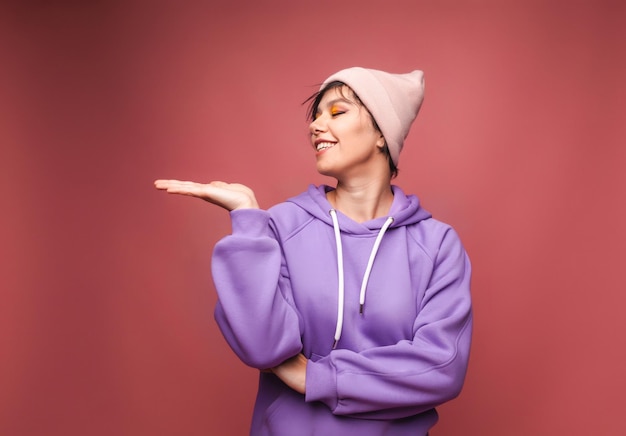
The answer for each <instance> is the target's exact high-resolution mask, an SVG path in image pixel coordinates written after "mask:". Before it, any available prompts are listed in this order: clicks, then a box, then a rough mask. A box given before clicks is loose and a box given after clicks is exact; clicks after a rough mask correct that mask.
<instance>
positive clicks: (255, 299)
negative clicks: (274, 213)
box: [211, 209, 302, 369]
mask: <svg viewBox="0 0 626 436" xmlns="http://www.w3.org/2000/svg"><path fill="white" fill-rule="evenodd" d="M231 220H232V228H233V231H232V234H231V235H229V236H226V237H225V238H223V239H222V240H220V241H219V242H218V243H217V244H216V246H215V249H214V251H213V259H212V263H211V268H212V274H213V280H214V282H215V287H216V289H217V294H218V302H217V305H216V308H215V319H216V321H217V324H218V326H219V328H220V330H221V331H222V334H223V335H224V338H225V339H226V341H227V342H228V344H229V345H230V347H231V348H232V349H233V351H234V352H235V353H236V354H237V356H239V358H240V359H241V360H242V361H243V362H244V363H245V364H246V365H249V366H252V367H255V368H259V369H265V368H271V367H273V366H276V365H278V364H279V363H281V362H283V361H285V360H286V359H288V358H290V357H292V356H294V355H296V354H298V353H299V352H300V350H301V349H302V341H301V339H300V322H299V316H298V314H297V312H296V309H295V307H294V305H293V299H292V298H291V290H290V289H289V280H288V278H287V277H286V273H285V271H286V268H285V266H284V260H283V257H282V250H281V248H280V245H279V243H278V241H277V238H276V236H275V234H274V232H273V231H272V229H271V227H270V215H269V213H268V212H267V211H264V210H258V209H246V210H238V211H233V212H231Z"/></svg>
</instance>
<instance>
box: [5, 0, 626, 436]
mask: <svg viewBox="0 0 626 436" xmlns="http://www.w3.org/2000/svg"><path fill="white" fill-rule="evenodd" d="M13 3H14V4H9V3H7V2H4V3H3V6H0V50H1V51H0V55H1V57H2V58H1V59H0V64H1V66H0V142H1V144H0V145H1V149H0V150H1V151H0V153H1V154H0V166H1V168H2V171H1V172H0V205H1V206H0V207H1V208H2V213H1V214H0V220H1V223H0V246H1V251H0V256H1V258H0V286H1V293H2V295H1V303H0V356H1V357H0V434H2V435H8V436H22V435H24V436H26V435H29V436H30V435H46V436H52V435H64V436H67V435H94V436H99V435H107V436H108V435H151V436H158V435H209V434H220V435H222V434H233V435H236V434H245V433H246V432H247V429H248V423H249V417H250V412H251V406H252V402H253V395H254V392H255V388H256V386H255V380H256V374H255V371H254V370H251V369H249V368H247V367H245V366H244V365H243V364H241V363H240V362H239V361H238V360H237V359H236V358H235V357H234V355H233V354H232V353H231V352H230V351H229V349H228V347H227V346H226V344H225V342H224V340H223V339H222V337H221V335H220V333H219V331H218V330H217V327H216V326H215V324H214V321H213V317H212V311H213V306H214V303H215V292H214V289H213V284H212V281H211V277H210V270H209V260H210V255H211V251H212V247H213V245H214V244H215V242H216V241H217V240H218V239H219V238H221V237H222V236H223V235H225V234H226V233H227V232H229V231H230V223H229V220H228V216H227V214H226V212H224V211H223V210H218V209H217V208H215V207H212V206H210V205H208V204H206V203H203V202H201V201H198V200H193V199H188V198H179V197H175V196H167V195H166V194H164V193H162V192H158V191H156V190H155V189H153V186H152V181H153V180H154V179H156V178H170V177H171V178H184V179H191V180H198V181H209V180H212V179H224V180H228V181H238V182H241V183H245V184H249V185H250V186H252V187H253V188H254V189H255V190H256V192H257V194H258V197H259V199H260V201H261V203H262V205H263V206H265V207H267V206H270V205H271V204H274V203H276V202H279V201H281V200H283V199H285V198H286V197H289V196H291V195H294V194H297V193H299V192H300V191H302V190H304V189H305V188H306V186H307V185H308V184H309V183H324V182H329V180H327V179H324V178H322V177H321V176H319V175H317V174H316V173H315V170H314V160H313V159H314V158H313V154H312V152H311V149H310V147H309V146H308V143H307V139H306V122H305V115H304V112H305V111H304V108H303V107H302V106H301V105H300V103H301V102H302V101H303V100H304V99H305V98H306V97H308V96H309V95H310V94H311V93H312V92H313V91H314V90H315V89H316V87H315V84H316V83H319V82H320V81H321V80H323V79H324V78H325V77H326V76H327V75H329V74H330V73H332V72H334V71H336V70H338V69H341V68H344V67H348V66H353V65H363V66H367V67H372V68H381V69H386V70H390V71H395V72H406V71H409V70H411V69H414V68H420V69H423V70H424V71H425V72H426V81H427V93H426V94H427V95H426V101H425V105H424V107H423V109H422V112H421V114H420V116H419V117H418V121H417V123H416V125H415V126H414V129H413V131H412V133H411V135H410V137H409V140H408V142H407V145H406V148H405V151H404V152H403V155H402V159H401V162H400V170H401V174H400V177H399V178H398V179H397V183H398V184H400V185H402V186H403V187H404V188H405V190H407V191H410V192H413V193H416V194H418V195H419V196H420V197H421V198H422V200H423V202H424V204H425V206H426V207H427V208H428V209H430V210H431V211H432V212H434V214H435V216H437V217H438V218H439V219H441V220H443V221H447V222H449V223H451V224H453V225H454V226H455V227H456V228H457V230H458V231H459V232H460V234H461V236H462V238H463V240H464V242H465V245H466V247H467V249H468V251H469V253H470V255H471V257H472V260H473V265H474V271H475V273H474V279H473V295H474V303H475V315H476V323H475V335H474V347H473V353H472V356H471V362H470V370H469V374H468V379H467V383H466V387H465V389H464V391H463V393H462V394H461V396H460V397H459V398H458V399H457V400H455V401H454V402H452V403H449V404H447V405H445V406H443V407H441V409H440V412H441V422H440V424H439V425H438V426H437V427H436V429H435V431H433V434H434V435H435V436H444V435H459V434H463V435H481V436H491V435H493V436H501V435H508V436H511V435H565V434H567V435H589V434H594V435H618V434H626V423H625V422H624V416H623V415H624V412H623V405H624V391H625V390H626V376H625V375H624V367H625V364H624V361H625V360H626V343H625V342H626V341H625V340H624V332H625V331H626V315H625V314H624V312H625V311H624V306H625V304H626V292H625V291H626V277H625V270H626V267H625V265H624V264H625V261H626V225H625V222H626V206H625V203H626V202H625V201H624V191H625V188H626V128H625V124H626V123H625V121H626V110H625V103H624V102H625V101H626V87H625V86H624V80H625V78H626V45H625V44H626V43H625V41H626V27H625V26H624V23H625V22H626V7H625V6H624V5H625V3H624V2H620V1H618V0H616V1H608V0H607V1H601V0H600V1H599V0H589V1H564V0H563V1H557V0H554V1H525V0H511V1H495V0H494V1H491V2H487V1H469V0H468V1H460V0H459V1H452V0H450V1H441V2H434V1H415V0H410V1H409V0H407V1H394V0H391V1H384V2H383V1H380V2H375V3H374V2H367V1H362V0H358V1H357V0H354V1H333V2H331V1H327V0H320V1H317V2H301V1H293V0H282V1H279V0H275V1H258V2H254V1H249V2H245V1H227V0H219V1H207V2H174V1H171V2H166V1H161V2H151V1H143V2H142V1H138V0H132V1H131V0H129V1H121V0H120V1H89V2H80V1H71V0H65V1H50V2H46V1H22V2H17V1H16V2H13ZM383 4H384V6H382V5H383Z"/></svg>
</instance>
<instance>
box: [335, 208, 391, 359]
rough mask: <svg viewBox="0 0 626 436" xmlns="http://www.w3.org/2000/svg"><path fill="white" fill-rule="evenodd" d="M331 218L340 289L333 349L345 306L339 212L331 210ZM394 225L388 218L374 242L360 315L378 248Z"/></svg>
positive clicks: (337, 337)
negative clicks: (390, 227)
mask: <svg viewBox="0 0 626 436" xmlns="http://www.w3.org/2000/svg"><path fill="white" fill-rule="evenodd" d="M330 217H331V218H332V220H333V230H334V231H335V243H336V244H337V276H338V282H339V285H338V289H337V326H336V327H335V340H334V341H333V349H335V348H336V347H337V343H338V342H339V339H340V338H341V331H342V330H343V306H344V275H343V248H342V245H341V232H340V230H339V221H338V220H337V211H335V209H331V210H330ZM391 223H393V217H389V218H387V221H385V224H383V226H382V227H381V229H380V231H379V232H378V236H377V237H376V241H374V247H373V248H372V252H371V253H370V258H369V261H368V262H367V268H366V269H365V274H364V275H363V281H362V282H361V294H360V296H359V304H360V307H359V313H360V314H363V306H364V305H365V291H366V289H367V282H368V281H369V277H370V273H371V272H372V266H373V265H374V259H375V257H376V253H378V247H379V246H380V242H381V241H382V239H383V236H384V234H385V232H386V231H387V229H388V228H389V226H390V225H391Z"/></svg>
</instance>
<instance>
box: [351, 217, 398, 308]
mask: <svg viewBox="0 0 626 436" xmlns="http://www.w3.org/2000/svg"><path fill="white" fill-rule="evenodd" d="M391 223H393V217H389V218H387V221H385V224H383V226H382V227H381V229H380V232H378V236H377V237H376V241H375V242H374V248H372V252H371V253H370V259H369V261H368V262H367V268H366V269H365V274H364V275H363V281H362V282H361V294H360V295H359V313H360V314H363V305H364V304H365V290H366V289H367V281H368V280H369V278H370V273H371V272H372V265H374V258H375V257H376V253H377V252H378V246H379V245H380V241H382V239H383V235H384V234H385V232H386V231H387V229H388V228H389V226H390V225H391Z"/></svg>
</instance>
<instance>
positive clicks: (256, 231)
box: [230, 209, 270, 236]
mask: <svg viewBox="0 0 626 436" xmlns="http://www.w3.org/2000/svg"><path fill="white" fill-rule="evenodd" d="M230 220H231V224H232V228H233V235H246V236H267V235H268V234H269V225H268V223H269V221H270V214H269V212H268V211H266V210H263V209H238V210H233V211H231V212H230Z"/></svg>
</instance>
